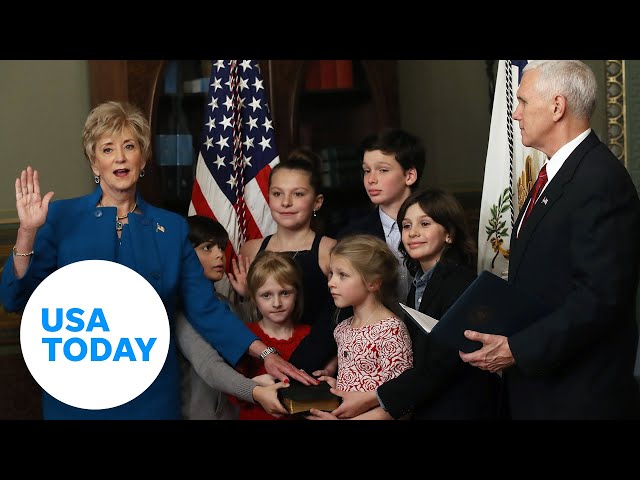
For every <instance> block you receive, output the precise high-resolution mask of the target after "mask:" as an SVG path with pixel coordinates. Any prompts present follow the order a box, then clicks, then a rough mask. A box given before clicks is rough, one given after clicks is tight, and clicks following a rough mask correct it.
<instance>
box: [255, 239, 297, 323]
mask: <svg viewBox="0 0 640 480" xmlns="http://www.w3.org/2000/svg"><path fill="white" fill-rule="evenodd" d="M271 275H273V277H274V278H275V281H276V282H278V283H279V284H280V285H290V286H292V287H293V288H295V290H296V304H295V306H294V308H293V312H292V313H291V317H292V319H293V322H294V323H298V322H299V321H300V319H301V318H302V311H303V309H304V297H303V287H302V272H301V270H300V266H299V265H298V263H297V262H296V261H295V260H294V259H293V258H292V257H291V256H290V255H288V254H286V253H283V252H272V251H270V250H263V251H261V252H259V253H258V254H257V255H256V258H255V259H254V260H253V262H251V266H250V267H249V271H248V272H247V297H248V299H249V302H250V303H251V304H252V305H254V306H255V305H256V302H255V296H256V295H257V292H258V290H259V289H260V287H262V285H264V283H265V282H266V281H267V279H268V278H269V277H270V276H271ZM254 310H255V311H254V312H252V316H254V317H253V318H252V320H259V319H260V318H261V315H260V312H258V311H257V310H258V309H257V308H255V309H254Z"/></svg>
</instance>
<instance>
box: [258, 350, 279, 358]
mask: <svg viewBox="0 0 640 480" xmlns="http://www.w3.org/2000/svg"><path fill="white" fill-rule="evenodd" d="M272 353H275V354H276V355H280V354H279V353H278V350H276V349H275V348H273V347H267V348H265V349H264V350H263V351H262V353H260V358H261V359H262V360H264V359H265V358H267V356H268V355H271V354H272Z"/></svg>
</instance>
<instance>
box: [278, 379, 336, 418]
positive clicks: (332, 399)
mask: <svg viewBox="0 0 640 480" xmlns="http://www.w3.org/2000/svg"><path fill="white" fill-rule="evenodd" d="M330 388H331V387H330V386H329V384H328V383H327V382H320V384H319V385H303V384H302V383H299V382H297V381H295V380H292V381H291V385H290V386H289V387H288V388H281V389H280V390H278V399H279V400H280V402H281V403H282V405H284V408H286V409H287V411H288V412H289V413H290V414H296V413H305V412H308V411H309V410H310V409H312V408H317V409H318V410H324V411H327V412H330V411H332V410H335V409H336V408H338V406H339V405H340V400H341V399H340V397H338V396H337V395H334V394H333V393H331V392H330V391H329V389H330Z"/></svg>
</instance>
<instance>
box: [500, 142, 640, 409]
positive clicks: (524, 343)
mask: <svg viewBox="0 0 640 480" xmlns="http://www.w3.org/2000/svg"><path fill="white" fill-rule="evenodd" d="M540 197H541V199H540V200H539V201H538V202H537V203H536V205H535V206H534V208H533V210H532V212H531V215H530V216H529V218H528V219H527V221H526V222H525V223H524V225H523V226H522V228H521V230H520V235H519V237H518V238H517V239H516V238H515V236H512V239H511V258H510V265H509V281H510V282H511V283H513V284H515V285H517V286H518V287H520V288H522V289H525V290H528V291H529V292H531V293H533V294H535V295H537V296H538V297H540V298H541V299H542V300H543V301H545V302H546V303H547V304H548V305H549V306H551V307H552V309H553V311H552V312H551V313H550V314H549V315H546V316H545V317H543V318H540V319H539V320H538V321H537V322H535V323H534V324H533V325H532V326H530V327H529V328H526V329H525V330H522V331H520V332H519V333H517V334H516V335H513V336H511V337H509V346H510V348H511V352H512V353H513V356H514V358H515V361H516V364H515V366H513V367H511V368H509V369H507V370H506V371H505V386H506V391H507V394H508V400H509V407H510V410H511V415H512V417H513V418H515V419H522V418H531V419H591V418H637V417H639V416H640V393H639V391H638V385H637V383H636V381H635V379H634V376H633V369H634V364H635V358H636V349H637V346H638V328H637V325H636V318H635V303H636V290H637V286H638V268H639V264H640V253H639V252H640V200H639V199H638V193H637V191H636V188H635V187H634V185H633V182H632V181H631V178H630V177H629V174H628V173H627V171H626V170H625V167H624V166H623V165H622V164H621V163H620V161H618V159H616V157H615V156H614V155H613V154H612V153H611V151H610V150H609V149H608V148H607V146H606V145H604V144H603V143H602V142H600V140H598V137H597V136H596V134H595V133H594V132H593V131H592V132H591V133H590V134H589V136H588V137H587V138H586V139H585V140H584V141H583V142H582V143H581V144H580V145H578V147H577V148H576V149H575V150H574V151H573V153H572V154H571V155H570V156H569V158H567V160H566V161H565V163H564V164H563V165H562V167H561V168H560V170H559V171H558V173H557V174H556V175H555V176H554V177H553V179H552V180H551V181H550V182H549V184H548V185H547V188H546V190H544V191H543V192H542V194H541V196H540ZM523 212H524V208H523V209H521V211H520V217H522V215H523ZM520 217H519V218H518V220H517V222H516V225H517V224H518V223H519V222H520Z"/></svg>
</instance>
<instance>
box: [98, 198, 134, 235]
mask: <svg viewBox="0 0 640 480" xmlns="http://www.w3.org/2000/svg"><path fill="white" fill-rule="evenodd" d="M98 206H99V207H104V205H103V204H102V200H100V203H98ZM137 206H138V203H137V202H136V203H134V204H133V208H132V209H131V210H129V211H128V212H127V213H125V214H124V215H122V216H120V215H118V209H116V230H117V231H118V232H121V231H122V228H123V227H124V224H123V223H122V222H121V221H120V220H124V219H125V218H127V217H128V216H129V214H130V213H133V212H134V210H135V209H136V207H137Z"/></svg>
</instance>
